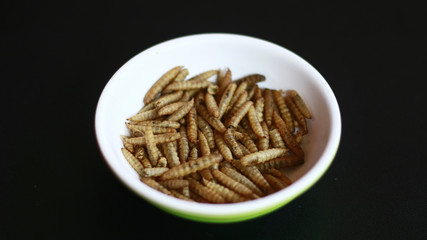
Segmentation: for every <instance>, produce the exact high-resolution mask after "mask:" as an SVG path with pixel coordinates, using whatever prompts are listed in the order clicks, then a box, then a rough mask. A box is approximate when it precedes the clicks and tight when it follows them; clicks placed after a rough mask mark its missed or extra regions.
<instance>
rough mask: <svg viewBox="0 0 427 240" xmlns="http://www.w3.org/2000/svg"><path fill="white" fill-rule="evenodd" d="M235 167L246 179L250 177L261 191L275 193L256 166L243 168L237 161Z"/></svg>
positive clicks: (234, 163)
mask: <svg viewBox="0 0 427 240" xmlns="http://www.w3.org/2000/svg"><path fill="white" fill-rule="evenodd" d="M233 166H235V167H236V168H237V169H239V170H240V172H242V173H243V175H245V176H246V177H248V178H249V179H250V180H252V182H254V183H255V184H256V185H257V186H258V187H259V188H261V190H262V191H263V192H264V193H266V194H269V193H271V192H273V189H272V188H271V186H270V184H269V183H268V182H267V180H265V178H264V176H262V174H261V172H260V170H259V169H258V168H256V167H254V166H243V165H242V164H241V163H240V161H238V160H236V161H234V162H233Z"/></svg>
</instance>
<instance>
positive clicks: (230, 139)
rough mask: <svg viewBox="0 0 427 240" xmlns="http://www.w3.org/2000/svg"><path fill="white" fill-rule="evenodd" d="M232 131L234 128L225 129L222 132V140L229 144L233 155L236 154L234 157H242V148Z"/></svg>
mask: <svg viewBox="0 0 427 240" xmlns="http://www.w3.org/2000/svg"><path fill="white" fill-rule="evenodd" d="M233 131H234V130H233V129H231V128H229V129H227V131H225V133H224V140H225V142H226V143H227V145H228V146H229V148H230V150H231V152H233V154H234V156H236V158H242V157H243V156H244V155H243V152H242V149H241V148H240V146H239V143H238V142H237V140H236V138H235V137H234V134H233Z"/></svg>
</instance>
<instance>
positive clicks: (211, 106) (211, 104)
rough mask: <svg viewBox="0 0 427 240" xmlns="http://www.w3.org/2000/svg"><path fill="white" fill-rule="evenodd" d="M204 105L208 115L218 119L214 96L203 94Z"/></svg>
mask: <svg viewBox="0 0 427 240" xmlns="http://www.w3.org/2000/svg"><path fill="white" fill-rule="evenodd" d="M205 103H206V109H207V110H208V112H209V114H210V115H212V116H214V117H216V118H218V117H219V109H218V105H217V103H216V101H215V98H214V96H212V94H209V93H206V94H205Z"/></svg>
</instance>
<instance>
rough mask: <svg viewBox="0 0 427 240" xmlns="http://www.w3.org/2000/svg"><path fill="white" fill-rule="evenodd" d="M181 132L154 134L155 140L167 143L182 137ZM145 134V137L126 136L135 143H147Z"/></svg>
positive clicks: (128, 141)
mask: <svg viewBox="0 0 427 240" xmlns="http://www.w3.org/2000/svg"><path fill="white" fill-rule="evenodd" d="M180 136H181V135H180V134H179V133H177V132H174V133H163V134H158V135H154V137H153V140H154V142H155V143H156V144H160V143H165V142H172V141H175V140H177V139H179V138H180ZM145 138H146V137H145V136H143V137H133V138H126V140H125V141H126V142H127V143H130V144H134V145H143V146H144V145H146V144H147V143H146V140H145Z"/></svg>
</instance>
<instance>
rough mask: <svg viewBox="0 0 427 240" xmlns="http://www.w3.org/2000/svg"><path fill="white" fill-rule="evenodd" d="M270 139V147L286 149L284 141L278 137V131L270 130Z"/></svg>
mask: <svg viewBox="0 0 427 240" xmlns="http://www.w3.org/2000/svg"><path fill="white" fill-rule="evenodd" d="M270 139H271V145H272V146H273V147H274V148H286V145H285V141H283V139H282V136H280V132H279V130H277V129H276V128H275V129H272V130H270Z"/></svg>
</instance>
